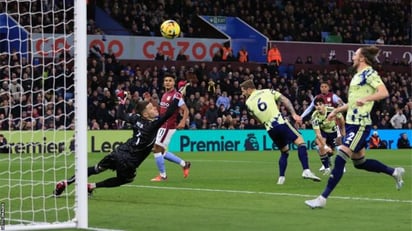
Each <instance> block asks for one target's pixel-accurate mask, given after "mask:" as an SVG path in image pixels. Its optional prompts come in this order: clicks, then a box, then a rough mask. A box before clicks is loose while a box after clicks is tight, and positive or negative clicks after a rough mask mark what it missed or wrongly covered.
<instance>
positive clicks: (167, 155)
mask: <svg viewBox="0 0 412 231" xmlns="http://www.w3.org/2000/svg"><path fill="white" fill-rule="evenodd" d="M163 157H164V158H165V159H166V160H168V161H171V162H173V163H176V164H179V165H180V166H182V167H184V166H185V164H186V163H185V161H183V160H182V159H181V158H180V157H178V156H176V155H175V154H173V153H171V152H166V153H165V154H164V156H163Z"/></svg>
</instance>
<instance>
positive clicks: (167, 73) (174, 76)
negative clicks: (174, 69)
mask: <svg viewBox="0 0 412 231" xmlns="http://www.w3.org/2000/svg"><path fill="white" fill-rule="evenodd" d="M163 77H164V78H166V77H170V78H173V79H174V80H176V75H174V74H172V73H170V72H165V73H164V75H163Z"/></svg>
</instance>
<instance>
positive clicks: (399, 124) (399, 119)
mask: <svg viewBox="0 0 412 231" xmlns="http://www.w3.org/2000/svg"><path fill="white" fill-rule="evenodd" d="M406 122H407V120H406V116H405V115H404V114H403V111H402V110H401V109H397V111H396V114H395V115H393V116H392V118H391V120H390V123H391V125H392V127H393V128H395V129H402V128H403V125H404V124H406Z"/></svg>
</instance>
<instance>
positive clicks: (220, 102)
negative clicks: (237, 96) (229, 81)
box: [216, 91, 230, 110]
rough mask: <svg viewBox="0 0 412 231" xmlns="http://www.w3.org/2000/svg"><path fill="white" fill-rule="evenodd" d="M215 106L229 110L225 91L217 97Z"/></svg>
mask: <svg viewBox="0 0 412 231" xmlns="http://www.w3.org/2000/svg"><path fill="white" fill-rule="evenodd" d="M216 104H217V105H218V106H221V105H223V106H224V108H225V110H229V108H230V99H229V97H228V96H227V92H226V91H223V92H222V94H221V95H219V97H217V100H216Z"/></svg>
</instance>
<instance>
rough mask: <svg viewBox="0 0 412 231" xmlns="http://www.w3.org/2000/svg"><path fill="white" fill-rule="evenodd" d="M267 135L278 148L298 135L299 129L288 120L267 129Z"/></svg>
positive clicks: (292, 140)
mask: <svg viewBox="0 0 412 231" xmlns="http://www.w3.org/2000/svg"><path fill="white" fill-rule="evenodd" d="M268 133H269V136H270V138H271V139H272V141H273V142H274V143H275V144H276V146H277V147H278V148H279V149H282V148H283V147H285V146H287V145H288V144H290V143H293V142H294V141H295V140H296V139H297V138H298V137H299V136H300V133H299V131H298V130H297V129H296V128H295V127H293V126H292V125H291V124H290V123H289V122H288V121H286V123H284V124H279V125H277V126H275V127H273V128H271V129H270V130H268Z"/></svg>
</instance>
